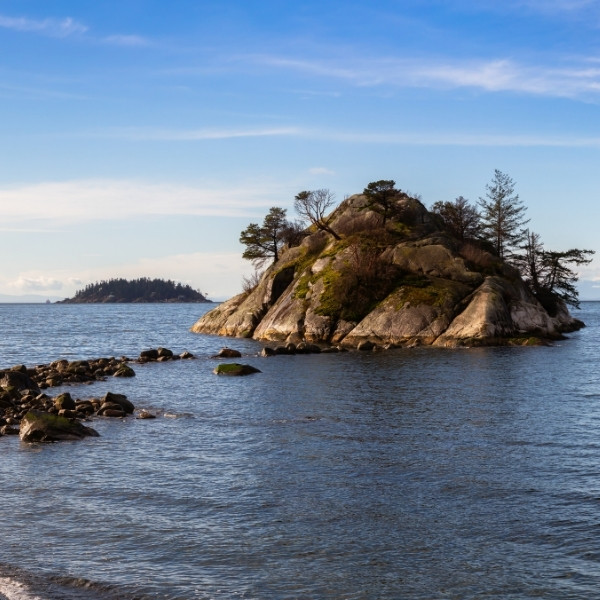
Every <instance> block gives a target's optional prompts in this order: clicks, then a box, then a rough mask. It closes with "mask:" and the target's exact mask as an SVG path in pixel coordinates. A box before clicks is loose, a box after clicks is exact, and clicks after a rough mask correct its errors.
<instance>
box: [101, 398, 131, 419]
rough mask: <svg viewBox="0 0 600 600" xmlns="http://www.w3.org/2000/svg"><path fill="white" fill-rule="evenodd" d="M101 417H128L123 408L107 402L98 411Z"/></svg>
mask: <svg viewBox="0 0 600 600" xmlns="http://www.w3.org/2000/svg"><path fill="white" fill-rule="evenodd" d="M98 415H100V416H101V417H124V416H125V415H126V413H125V411H124V410H123V407H122V406H121V405H120V404H115V403H114V402H105V403H104V404H103V405H102V406H101V407H100V409H99V410H98Z"/></svg>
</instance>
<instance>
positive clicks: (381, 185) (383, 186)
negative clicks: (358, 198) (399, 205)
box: [363, 179, 399, 227]
mask: <svg viewBox="0 0 600 600" xmlns="http://www.w3.org/2000/svg"><path fill="white" fill-rule="evenodd" d="M395 185H396V182H395V181H394V180H393V179H380V180H379V181H372V182H371V183H369V185H367V187H366V188H365V189H364V190H363V194H364V195H365V196H366V198H367V207H368V208H370V209H371V210H373V211H375V212H378V213H379V214H380V215H381V216H382V218H383V226H384V227H385V224H386V222H387V220H388V217H390V216H391V215H392V213H393V211H394V208H395V206H396V204H395V200H396V196H397V195H398V193H399V190H397V189H396V188H395Z"/></svg>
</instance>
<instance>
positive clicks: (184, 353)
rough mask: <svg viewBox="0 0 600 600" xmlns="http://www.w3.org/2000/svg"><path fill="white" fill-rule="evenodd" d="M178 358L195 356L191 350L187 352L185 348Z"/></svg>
mask: <svg viewBox="0 0 600 600" xmlns="http://www.w3.org/2000/svg"><path fill="white" fill-rule="evenodd" d="M179 358H183V359H190V358H195V357H194V355H193V354H192V353H191V352H188V351H187V350H184V351H183V352H182V353H181V354H180V355H179Z"/></svg>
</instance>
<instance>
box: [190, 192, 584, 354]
mask: <svg viewBox="0 0 600 600" xmlns="http://www.w3.org/2000/svg"><path fill="white" fill-rule="evenodd" d="M389 214H390V215H391V216H390V217H389V218H388V219H387V221H386V222H385V223H384V222H382V216H381V214H380V213H377V212H374V211H373V210H371V209H370V208H369V205H368V203H367V200H366V198H365V197H364V196H363V195H355V196H351V197H350V198H348V199H347V200H345V201H344V202H343V203H342V204H340V206H339V207H338V208H337V209H336V210H335V211H334V213H333V215H332V218H331V220H330V221H329V227H330V229H331V230H333V231H335V232H336V234H337V237H335V236H333V235H331V234H330V233H328V232H327V231H321V230H315V229H314V228H313V229H308V230H307V231H306V232H305V237H304V239H303V240H302V241H301V243H300V244H299V245H297V246H295V247H288V248H286V249H284V251H283V252H282V253H281V255H280V258H279V260H278V261H277V262H276V263H275V264H273V265H271V266H270V267H269V268H268V269H267V270H266V271H265V272H264V274H263V275H262V278H261V279H260V282H259V283H258V285H257V286H256V287H255V288H254V289H253V290H251V291H247V292H244V293H242V294H240V295H238V296H235V297H234V298H232V299H230V300H228V301H227V302H224V303H222V304H220V305H219V306H218V307H216V308H215V309H213V310H211V311H210V312H208V313H206V314H205V315H204V316H203V317H202V318H200V319H199V320H198V321H197V322H196V323H195V324H194V325H193V327H192V331H194V332H196V333H204V334H217V335H222V336H236V337H247V338H254V339H256V340H261V341H267V342H271V341H272V342H278V343H281V344H283V345H286V344H289V343H292V344H296V345H298V344H300V343H306V344H320V345H324V346H337V347H342V348H348V349H350V348H352V349H356V348H357V347H358V346H359V345H362V347H363V348H365V347H366V346H365V344H367V346H368V345H369V344H370V345H371V346H372V347H393V346H418V345H432V346H442V347H453V346H474V345H491V344H519V345H523V344H539V343H546V342H547V341H549V340H554V339H558V338H560V337H562V334H563V333H565V332H569V331H574V330H576V329H578V328H580V327H582V326H583V323H581V321H578V320H577V319H575V318H573V317H572V316H571V315H570V314H569V312H568V310H567V308H566V306H565V305H564V304H563V303H561V302H556V304H555V306H554V307H552V309H547V308H545V307H544V306H542V305H541V304H540V302H538V300H537V299H536V297H535V296H534V295H533V294H532V292H531V291H530V290H529V288H528V287H527V285H526V284H525V282H524V281H523V280H522V278H521V276H520V275H519V272H518V271H517V270H516V269H515V268H514V267H512V266H511V265H509V264H508V263H506V262H505V261H503V260H502V259H501V258H500V257H498V256H497V255H495V254H494V253H493V252H492V251H490V249H489V248H486V246H485V244H482V243H478V242H476V241H475V240H472V241H464V240H458V239H456V238H454V237H452V235H451V234H450V233H449V232H448V231H447V230H446V229H445V228H444V226H443V223H440V221H439V219H437V218H436V216H435V215H433V214H431V213H429V212H428V211H427V209H426V208H425V207H424V206H423V204H422V203H421V202H420V201H418V200H417V199H414V198H410V197H408V196H406V195H400V196H399V197H398V199H397V201H396V205H395V206H394V207H393V210H390V211H389ZM338 238H339V239H338Z"/></svg>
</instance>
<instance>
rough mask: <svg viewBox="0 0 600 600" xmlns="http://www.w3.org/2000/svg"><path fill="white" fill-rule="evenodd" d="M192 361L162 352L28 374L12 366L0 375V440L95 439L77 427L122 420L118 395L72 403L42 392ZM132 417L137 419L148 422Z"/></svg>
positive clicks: (125, 411) (129, 407)
mask: <svg viewBox="0 0 600 600" xmlns="http://www.w3.org/2000/svg"><path fill="white" fill-rule="evenodd" d="M192 358H195V357H194V355H193V354H191V353H190V352H187V351H185V352H182V353H181V354H174V353H173V352H172V351H171V350H169V349H168V348H152V349H149V350H144V351H142V352H141V353H140V356H139V357H138V358H137V359H133V360H132V359H130V358H127V357H124V356H123V357H121V358H115V357H111V358H96V359H91V360H74V361H70V362H69V361H68V360H65V359H61V360H56V361H54V362H52V363H50V364H43V365H37V366H35V367H32V368H28V367H26V366H25V365H17V366H14V367H11V368H9V369H3V370H0V436H2V435H20V437H21V439H22V440H23V441H29V442H35V441H58V440H65V439H80V438H82V437H85V436H86V435H98V434H97V432H96V431H94V430H93V429H92V428H90V427H85V426H84V425H83V424H82V423H81V421H84V420H89V419H90V418H91V417H94V416H100V417H120V418H122V417H126V416H128V415H132V414H134V411H135V407H134V405H133V404H132V403H131V402H130V401H129V400H127V397H126V396H125V395H123V394H115V393H112V392H108V393H107V394H105V396H104V397H102V398H89V399H85V400H80V399H73V397H72V396H71V394H70V393H69V392H63V393H62V394H59V395H58V396H55V397H52V396H50V395H48V394H47V393H46V392H45V391H44V390H47V389H48V388H52V387H58V386H64V385H75V384H90V383H93V382H94V381H105V380H106V379H107V378H108V377H134V376H135V371H134V370H133V368H132V367H131V366H130V364H129V363H132V362H134V363H138V364H144V363H148V362H166V361H173V360H180V359H183V360H185V359H192ZM153 416H154V415H152V414H151V413H148V412H147V411H144V410H142V411H138V413H137V418H142V419H144V418H152V417H153Z"/></svg>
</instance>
